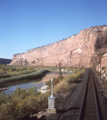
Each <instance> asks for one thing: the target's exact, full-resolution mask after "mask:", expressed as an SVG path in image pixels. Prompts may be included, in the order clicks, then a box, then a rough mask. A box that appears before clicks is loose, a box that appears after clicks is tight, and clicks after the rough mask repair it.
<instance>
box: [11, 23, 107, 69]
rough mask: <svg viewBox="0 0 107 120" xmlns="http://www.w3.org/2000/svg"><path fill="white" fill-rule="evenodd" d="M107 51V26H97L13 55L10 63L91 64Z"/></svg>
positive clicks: (38, 64) (30, 64)
mask: <svg viewBox="0 0 107 120" xmlns="http://www.w3.org/2000/svg"><path fill="white" fill-rule="evenodd" d="M106 52H107V26H106V25H104V26H95V27H91V28H88V29H84V30H82V31H80V33H79V34H77V35H73V36H71V37H69V38H67V39H64V40H61V41H58V42H55V43H53V44H50V45H46V46H43V47H38V48H35V49H31V50H28V51H27V52H25V53H22V54H16V55H14V56H13V60H12V62H11V64H10V65H20V66H21V65H29V66H56V65H58V64H59V63H60V64H61V66H75V65H76V66H83V67H89V66H91V65H92V64H93V63H94V62H95V60H96V58H98V54H99V53H100V54H105V53H106Z"/></svg>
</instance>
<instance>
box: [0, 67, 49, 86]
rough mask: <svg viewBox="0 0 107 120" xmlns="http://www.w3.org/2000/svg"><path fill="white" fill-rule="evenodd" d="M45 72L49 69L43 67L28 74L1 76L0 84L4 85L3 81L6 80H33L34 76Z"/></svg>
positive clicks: (42, 74) (40, 75)
mask: <svg viewBox="0 0 107 120" xmlns="http://www.w3.org/2000/svg"><path fill="white" fill-rule="evenodd" d="M46 72H49V71H48V70H46V69H43V70H40V71H36V72H33V73H29V74H23V75H19V76H13V77H9V78H2V79H0V86H4V85H5V83H7V82H16V81H20V80H33V79H34V78H39V77H43V76H44V75H45V73H46Z"/></svg>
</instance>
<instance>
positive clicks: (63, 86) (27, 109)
mask: <svg viewBox="0 0 107 120" xmlns="http://www.w3.org/2000/svg"><path fill="white" fill-rule="evenodd" d="M83 72H84V70H83V69H81V70H80V71H79V72H78V73H74V74H71V75H67V76H65V77H64V78H63V79H60V77H58V78H56V79H54V81H57V82H54V96H62V98H63V97H64V95H66V94H67V93H68V92H69V91H71V90H72V89H73V88H74V86H75V85H76V84H78V83H80V82H81V81H80V78H81V77H82V75H83ZM50 95H51V93H50V90H49V92H47V93H45V94H42V93H40V92H37V91H35V89H33V88H30V89H29V90H25V89H20V88H17V89H16V90H15V91H14V92H13V93H12V94H11V95H9V96H6V95H4V94H2V93H1V94H0V118H1V119H3V120H7V119H12V120H16V119H17V120H21V119H23V120H27V118H29V117H30V116H31V114H35V113H38V112H39V111H42V110H44V109H47V107H48V97H49V96H50ZM58 98H59V97H58ZM57 101H59V100H58V99H57Z"/></svg>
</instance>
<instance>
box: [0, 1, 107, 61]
mask: <svg viewBox="0 0 107 120" xmlns="http://www.w3.org/2000/svg"><path fill="white" fill-rule="evenodd" d="M104 24H105V25H107V0H0V58H10V59H12V57H13V55H14V54H16V53H22V52H26V51H27V50H29V49H32V48H36V47H40V46H44V45H47V44H50V43H54V42H56V41H59V40H62V39H64V38H67V37H69V36H72V35H74V34H77V33H79V32H80V30H82V29H85V28H89V27H92V26H96V25H104Z"/></svg>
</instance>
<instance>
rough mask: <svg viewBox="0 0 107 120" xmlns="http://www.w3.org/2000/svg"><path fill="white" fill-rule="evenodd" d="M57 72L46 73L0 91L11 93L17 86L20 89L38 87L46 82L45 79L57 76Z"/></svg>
mask: <svg viewBox="0 0 107 120" xmlns="http://www.w3.org/2000/svg"><path fill="white" fill-rule="evenodd" d="M58 76H59V74H58V73H52V72H50V73H47V74H46V75H45V76H44V77H43V78H39V79H35V80H33V81H29V82H28V81H27V82H25V83H20V84H17V85H12V86H10V87H8V88H9V90H5V91H2V92H3V93H5V94H6V95H8V94H10V93H12V92H13V91H14V90H15V89H16V88H17V87H20V88H21V89H26V90H27V89H29V88H32V87H36V89H40V88H41V87H42V86H43V85H45V84H46V82H47V81H49V80H50V79H51V78H56V77H58Z"/></svg>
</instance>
